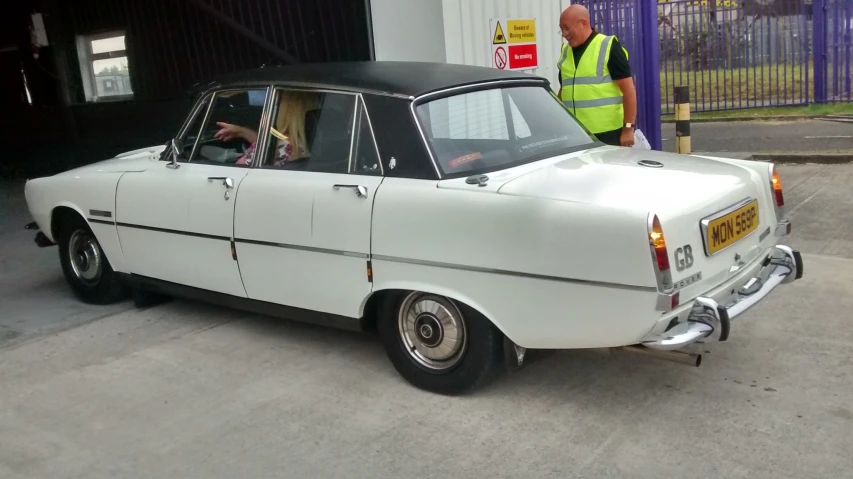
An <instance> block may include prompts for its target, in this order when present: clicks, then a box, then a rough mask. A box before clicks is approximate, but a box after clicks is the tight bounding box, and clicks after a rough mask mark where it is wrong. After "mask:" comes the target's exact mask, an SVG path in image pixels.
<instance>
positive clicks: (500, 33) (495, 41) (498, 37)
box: [480, 22, 506, 45]
mask: <svg viewBox="0 0 853 479" xmlns="http://www.w3.org/2000/svg"><path fill="white" fill-rule="evenodd" d="M497 25H498V26H497V27H495V35H494V36H493V37H492V45H500V44H502V43H506V36H505V35H504V29H503V28H501V22H498V24H497ZM480 38H483V37H480Z"/></svg>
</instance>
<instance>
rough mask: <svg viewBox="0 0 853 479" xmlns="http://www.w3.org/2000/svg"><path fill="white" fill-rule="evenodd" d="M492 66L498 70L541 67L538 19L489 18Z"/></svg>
mask: <svg viewBox="0 0 853 479" xmlns="http://www.w3.org/2000/svg"><path fill="white" fill-rule="evenodd" d="M489 43H490V44H491V45H490V47H491V48H490V51H491V53H492V67H494V68H497V69H498V70H532V69H535V68H537V67H539V58H538V49H537V47H536V19H534V18H528V19H523V18H521V19H515V18H491V19H489Z"/></svg>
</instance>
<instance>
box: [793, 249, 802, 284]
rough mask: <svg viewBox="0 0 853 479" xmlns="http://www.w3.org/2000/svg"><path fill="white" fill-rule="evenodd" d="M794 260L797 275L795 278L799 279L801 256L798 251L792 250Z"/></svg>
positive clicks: (800, 276)
mask: <svg viewBox="0 0 853 479" xmlns="http://www.w3.org/2000/svg"><path fill="white" fill-rule="evenodd" d="M794 261H795V262H796V264H797V276H796V279H800V278H802V277H803V257H802V255H800V252H799V251H797V250H794Z"/></svg>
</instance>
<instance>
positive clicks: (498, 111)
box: [415, 86, 596, 177]
mask: <svg viewBox="0 0 853 479" xmlns="http://www.w3.org/2000/svg"><path fill="white" fill-rule="evenodd" d="M415 111H416V113H417V116H418V121H419V122H420V124H421V127H422V128H423V129H424V133H425V135H426V137H427V142H428V143H429V147H430V149H431V150H432V152H433V155H434V157H435V159H436V161H437V162H438V165H439V168H440V169H441V171H442V175H443V176H445V177H457V176H467V175H473V174H478V173H485V172H489V171H495V170H499V169H502V168H509V167H512V166H517V165H520V164H524V163H528V162H531V161H536V160H539V159H543V158H547V157H550V156H555V155H560V154H565V153H569V152H571V151H576V150H579V149H583V148H587V147H592V146H594V145H595V144H596V141H595V139H594V138H593V137H592V136H590V134H589V133H587V131H586V130H585V129H584V128H583V127H582V126H581V125H580V123H578V121H577V120H576V119H575V118H574V117H573V116H572V115H571V114H570V113H569V112H568V110H567V109H566V108H565V107H563V105H562V104H561V103H560V101H559V100H557V98H556V97H555V96H553V94H552V93H551V90H549V89H548V88H546V87H536V86H518V87H505V88H492V89H488V90H478V91H470V92H468V93H461V94H458V95H454V96H449V97H444V98H439V99H436V100H432V101H429V102H426V103H422V104H420V105H418V106H417V108H416V110H415Z"/></svg>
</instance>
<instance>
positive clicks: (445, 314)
mask: <svg viewBox="0 0 853 479" xmlns="http://www.w3.org/2000/svg"><path fill="white" fill-rule="evenodd" d="M378 326H379V333H380V335H381V337H382V341H383V343H384V346H385V351H386V353H387V354H388V357H389V358H390V359H391V362H392V363H393V364H394V367H395V369H396V370H397V371H398V372H399V373H400V374H401V375H402V376H403V377H404V378H405V379H406V380H407V381H409V382H410V383H412V384H413V385H415V386H416V387H419V388H422V389H425V390H428V391H432V392H436V393H440V394H461V393H465V392H468V391H471V390H473V389H476V388H478V387H481V386H483V385H485V384H486V383H487V382H488V381H489V380H490V379H493V378H494V377H495V375H496V374H497V372H498V371H499V368H498V365H500V363H501V358H502V351H503V346H502V344H503V342H502V338H503V335H502V334H501V332H500V330H498V329H497V328H496V327H495V326H494V325H493V324H492V323H491V321H489V320H488V319H487V318H486V317H485V316H483V315H482V314H480V313H479V312H477V311H475V310H474V309H473V308H471V307H469V306H467V305H464V304H461V303H458V302H456V301H453V300H451V299H449V298H446V297H444V296H439V295H434V294H429V293H423V292H418V291H415V292H407V293H402V294H395V295H391V296H390V297H388V298H387V299H386V301H385V302H384V303H383V305H382V310H381V312H380V314H379V318H378Z"/></svg>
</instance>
